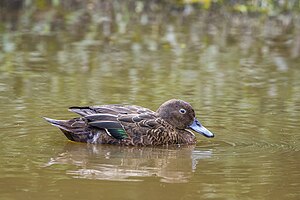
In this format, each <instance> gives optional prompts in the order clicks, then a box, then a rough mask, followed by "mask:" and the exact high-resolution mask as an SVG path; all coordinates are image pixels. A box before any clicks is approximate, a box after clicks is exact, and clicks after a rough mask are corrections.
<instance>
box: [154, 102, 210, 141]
mask: <svg viewBox="0 0 300 200" xmlns="http://www.w3.org/2000/svg"><path fill="white" fill-rule="evenodd" d="M156 112H157V113H158V115H159V116H160V117H161V118H163V119H164V120H166V121H167V122H168V123H169V124H171V125H172V126H173V127H175V128H177V129H181V130H183V129H192V130H193V131H195V132H197V133H200V134H202V135H204V136H205V137H210V138H211V137H214V134H213V133H212V132H210V131H209V130H208V129H206V128H205V127H204V126H203V125H202V124H201V123H200V122H199V121H198V120H197V118H196V117H195V111H194V109H193V108H192V106H191V105H190V104H189V103H187V102H185V101H182V100H178V99H171V100H169V101H166V102H165V103H163V104H162V105H161V106H160V107H159V108H158V109H157V111H156Z"/></svg>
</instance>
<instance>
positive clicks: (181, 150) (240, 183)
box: [0, 2, 300, 199]
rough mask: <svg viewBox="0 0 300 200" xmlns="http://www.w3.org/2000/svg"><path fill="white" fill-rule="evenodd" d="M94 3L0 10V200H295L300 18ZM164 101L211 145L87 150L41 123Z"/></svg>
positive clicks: (200, 139) (298, 178) (299, 182)
mask: <svg viewBox="0 0 300 200" xmlns="http://www.w3.org/2000/svg"><path fill="white" fill-rule="evenodd" d="M102 3H103V2H102ZM104 4H105V3H104ZM89 6H94V7H92V8H90V7H88V6H87V7H85V5H77V6H74V7H71V8H69V7H68V6H67V5H65V7H64V6H58V7H55V6H53V7H51V6H49V8H47V7H46V8H44V7H42V8H40V10H39V9H38V8H36V7H26V9H25V8H24V9H20V10H17V11H11V10H9V9H7V10H4V11H5V12H2V13H1V16H2V21H1V31H0V47H1V48H0V49H1V52H0V103H1V104H0V119H1V125H0V137H1V140H0V199H40V198H43V199H86V198H88V199H104V198H105V199H154V198H155V199H299V197H300V192H299V187H300V170H299V169H300V168H299V166H300V160H299V155H300V151H299V150H300V134H299V129H300V68H299V63H300V62H299V61H300V59H299V58H300V44H299V41H300V40H299V38H300V27H299V24H300V23H299V16H298V15H294V14H291V15H279V16H276V17H266V16H256V17H253V16H252V17H251V16H245V15H241V14H232V13H226V12H225V11H224V10H222V9H221V11H220V13H219V14H215V13H216V12H212V13H211V12H209V11H203V10H201V11H199V12H198V11H197V10H194V11H193V12H191V13H188V11H187V10H186V9H191V8H187V7H186V8H185V9H184V10H185V11H182V10H180V9H179V10H178V9H175V8H172V7H171V8H170V7H168V6H167V7H165V8H164V7H163V5H160V6H162V8H160V7H158V8H160V9H156V7H155V6H154V5H150V6H149V8H148V7H147V5H145V10H146V11H143V12H142V11H139V9H140V7H139V6H141V5H136V4H134V5H133V6H128V7H126V6H125V5H123V4H122V3H119V4H117V3H114V4H105V5H102V4H101V3H98V4H95V5H93V4H91V5H89ZM118 6H119V7H118ZM151 6H152V7H151ZM146 8H147V9H148V10H147V9H146ZM150 8H151V9H152V10H151V9H150ZM149 9H150V10H149ZM153 9H154V11H153ZM155 9H156V10H155ZM169 9H171V10H172V12H170V10H169ZM152 11H153V12H152ZM223 12H225V13H223ZM105 17H106V18H105ZM171 98H180V99H183V100H185V101H188V102H190V103H191V104H192V105H193V107H194V108H195V111H196V115H197V118H198V119H199V120H201V122H202V123H203V124H204V126H205V127H207V128H209V129H210V130H211V131H212V132H214V133H215V135H216V136H215V138H213V139H207V138H204V137H202V136H200V135H199V136H198V143H197V145H196V146H190V147H168V148H166V147H158V148H150V147H147V148H142V147H136V148H129V147H116V146H105V145H103V146H101V145H87V144H80V143H73V142H69V141H68V140H67V139H66V138H65V136H63V134H62V133H61V132H60V131H59V130H58V129H56V128H55V127H52V126H50V125H49V124H47V123H46V122H45V121H44V120H43V119H42V118H41V117H42V116H47V117H53V118H58V119H65V118H70V117H73V116H76V115H74V114H72V113H69V112H68V111H67V108H68V107H69V106H79V105H80V106H84V105H102V104H111V103H126V104H136V105H141V106H145V107H148V108H151V109H153V110H156V109H157V107H158V106H159V105H160V104H161V103H162V102H164V101H166V100H168V99H171Z"/></svg>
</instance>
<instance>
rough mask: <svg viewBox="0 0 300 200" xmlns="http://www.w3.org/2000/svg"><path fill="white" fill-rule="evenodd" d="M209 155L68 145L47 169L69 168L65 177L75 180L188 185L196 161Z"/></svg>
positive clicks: (191, 151) (183, 149) (162, 149)
mask: <svg viewBox="0 0 300 200" xmlns="http://www.w3.org/2000/svg"><path fill="white" fill-rule="evenodd" d="M211 154H212V152H211V151H210V150H205V151H200V150H195V147H194V146H183V147H176V146H172V147H171V146H169V147H121V146H113V145H93V144H84V143H73V142H68V143H66V145H65V147H64V150H63V152H62V153H59V155H57V156H55V157H54V158H51V160H50V161H49V162H48V163H47V164H46V166H47V167H54V166H56V165H69V167H70V168H68V169H67V170H66V173H67V174H68V175H71V176H72V177H74V178H84V179H97V180H111V181H142V180H143V178H144V177H159V178H160V181H161V182H172V183H180V182H187V181H188V180H189V178H190V177H191V176H192V173H193V171H194V170H195V169H196V167H197V164H198V161H199V160H201V159H205V158H209V157H210V156H211Z"/></svg>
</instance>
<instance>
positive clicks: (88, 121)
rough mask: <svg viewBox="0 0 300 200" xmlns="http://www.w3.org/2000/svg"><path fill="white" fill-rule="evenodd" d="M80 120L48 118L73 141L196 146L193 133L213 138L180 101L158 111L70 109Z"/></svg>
mask: <svg viewBox="0 0 300 200" xmlns="http://www.w3.org/2000/svg"><path fill="white" fill-rule="evenodd" d="M69 111H71V112H74V113H76V114H78V115H80V116H79V117H76V118H73V119H70V120H56V119H51V118H47V117H44V119H45V120H46V121H47V122H49V123H50V124H51V125H53V126H56V127H58V128H59V129H60V130H61V131H62V132H63V133H64V135H65V136H66V137H67V138H68V139H69V140H71V141H75V142H85V143H91V144H112V145H124V146H163V145H193V144H196V142H197V140H196V136H195V134H194V133H193V132H196V133H199V134H201V135H204V136H205V137H208V138H213V137H214V134H213V133H212V132H210V131H209V130H208V129H206V128H205V127H204V126H203V125H202V124H201V123H200V122H199V120H198V119H197V118H196V116H195V111H194V109H193V108H192V106H191V105H190V104H189V103H188V102H185V101H183V100H180V99H171V100H168V101H166V102H164V103H163V104H162V105H161V106H159V108H158V109H157V110H156V111H152V110H150V109H148V108H144V107H141V106H137V105H122V104H111V105H101V106H86V107H77V106H74V107H70V108H69Z"/></svg>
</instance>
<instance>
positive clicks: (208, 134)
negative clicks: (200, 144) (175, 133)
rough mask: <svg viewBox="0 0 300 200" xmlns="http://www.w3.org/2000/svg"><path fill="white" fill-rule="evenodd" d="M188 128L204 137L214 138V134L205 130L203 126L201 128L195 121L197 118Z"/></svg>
mask: <svg viewBox="0 0 300 200" xmlns="http://www.w3.org/2000/svg"><path fill="white" fill-rule="evenodd" d="M189 128H190V129H192V130H194V131H196V132H197V133H200V134H202V135H204V136H205V137H209V138H212V137H214V134H213V133H212V132H210V131H209V130H207V129H206V128H205V127H204V126H202V124H201V123H200V122H199V121H198V120H197V118H195V119H194V121H193V123H192V124H191V125H190V126H189Z"/></svg>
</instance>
